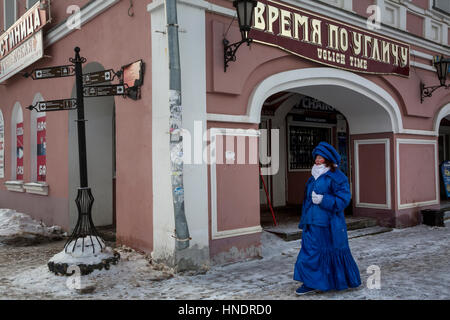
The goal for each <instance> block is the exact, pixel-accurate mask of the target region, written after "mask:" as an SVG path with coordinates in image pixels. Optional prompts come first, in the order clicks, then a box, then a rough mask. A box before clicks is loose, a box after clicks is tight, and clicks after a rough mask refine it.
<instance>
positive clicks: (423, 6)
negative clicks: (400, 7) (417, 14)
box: [411, 0, 429, 10]
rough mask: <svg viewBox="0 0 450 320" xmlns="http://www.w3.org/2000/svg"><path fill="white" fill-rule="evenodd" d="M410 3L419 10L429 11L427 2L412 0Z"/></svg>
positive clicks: (427, 0)
mask: <svg viewBox="0 0 450 320" xmlns="http://www.w3.org/2000/svg"><path fill="white" fill-rule="evenodd" d="M411 2H412V3H413V4H414V5H416V6H418V7H419V8H422V9H427V10H428V9H429V0H412V1H411Z"/></svg>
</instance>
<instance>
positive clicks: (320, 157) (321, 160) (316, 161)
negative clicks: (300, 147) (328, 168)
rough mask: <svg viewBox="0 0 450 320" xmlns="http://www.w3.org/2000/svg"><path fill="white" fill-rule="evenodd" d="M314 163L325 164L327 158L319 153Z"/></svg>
mask: <svg viewBox="0 0 450 320" xmlns="http://www.w3.org/2000/svg"><path fill="white" fill-rule="evenodd" d="M314 163H315V164H316V165H318V166H319V165H321V164H324V163H325V158H324V157H322V156H319V155H317V156H316V160H314Z"/></svg>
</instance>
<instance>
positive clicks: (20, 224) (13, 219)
mask: <svg viewBox="0 0 450 320" xmlns="http://www.w3.org/2000/svg"><path fill="white" fill-rule="evenodd" d="M62 235H63V234H62V230H61V227H59V226H52V227H47V226H46V225H45V224H44V223H42V222H38V221H36V220H34V219H33V218H31V217H30V216H29V215H27V214H24V213H20V212H16V211H15V210H12V209H0V242H4V243H18V242H21V241H23V240H28V241H33V240H35V241H37V240H40V241H42V240H43V239H48V240H50V239H61V237H62Z"/></svg>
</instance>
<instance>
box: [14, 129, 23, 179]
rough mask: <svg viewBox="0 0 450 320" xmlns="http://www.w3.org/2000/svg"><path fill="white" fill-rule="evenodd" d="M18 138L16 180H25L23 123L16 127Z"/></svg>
mask: <svg viewBox="0 0 450 320" xmlns="http://www.w3.org/2000/svg"><path fill="white" fill-rule="evenodd" d="M16 137H17V166H16V180H23V122H20V123H18V124H17V126H16Z"/></svg>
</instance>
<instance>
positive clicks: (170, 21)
mask: <svg viewBox="0 0 450 320" xmlns="http://www.w3.org/2000/svg"><path fill="white" fill-rule="evenodd" d="M176 1H177V0H166V1H165V4H166V19H167V36H168V45H169V46H168V50H169V106H170V120H169V124H170V162H171V166H170V167H171V180H172V196H173V208H174V215H175V240H176V242H175V248H176V250H182V249H186V248H188V247H189V240H190V237H189V228H188V224H187V220H186V214H185V210H184V185H183V137H182V135H181V133H182V111H183V110H182V106H181V68H180V49H179V41H178V22H177V3H176Z"/></svg>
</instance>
